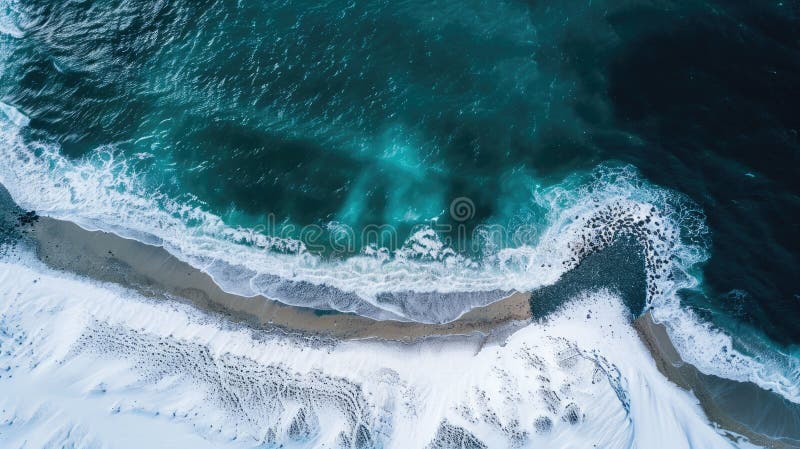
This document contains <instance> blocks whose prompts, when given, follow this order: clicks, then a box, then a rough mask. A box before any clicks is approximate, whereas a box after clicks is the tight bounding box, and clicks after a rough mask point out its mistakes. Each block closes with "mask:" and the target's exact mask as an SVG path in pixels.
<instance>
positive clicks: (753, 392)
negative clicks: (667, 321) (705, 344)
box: [634, 313, 800, 449]
mask: <svg viewBox="0 0 800 449" xmlns="http://www.w3.org/2000/svg"><path fill="white" fill-rule="evenodd" d="M634 327H635V328H636V331H637V332H638V333H639V336H640V337H641V338H642V341H643V342H644V343H645V345H646V346H647V347H648V348H649V349H650V352H651V354H652V355H653V358H654V359H655V361H656V365H657V366H658V369H659V371H661V373H662V374H664V376H666V377H667V378H668V379H669V380H671V381H672V382H673V383H675V384H677V385H678V386H679V387H681V388H683V389H685V390H689V391H691V392H692V393H693V394H694V395H695V397H697V399H698V401H699V402H700V406H701V407H702V408H703V410H704V411H705V413H706V415H707V416H708V418H709V419H710V420H711V421H712V422H714V423H715V424H717V425H718V426H719V427H721V428H723V429H726V430H729V431H732V432H735V433H737V434H739V435H743V436H745V437H747V438H748V439H749V440H750V441H751V442H752V443H755V444H757V445H759V446H764V447H768V448H775V449H784V448H798V447H800V405H798V404H795V403H793V402H791V401H788V400H786V399H784V398H783V397H782V396H780V395H779V394H777V393H774V392H771V391H767V390H764V389H762V388H760V387H758V386H757V385H756V384H754V383H751V382H736V381H732V380H728V379H723V378H721V377H717V376H713V375H709V374H704V373H702V372H700V371H699V370H698V369H697V368H695V367H694V366H692V365H691V364H689V363H686V362H684V361H683V360H681V357H680V355H679V354H678V351H677V350H676V349H675V347H674V346H673V344H672V341H671V340H670V338H669V335H668V334H667V330H666V328H665V327H664V325H662V324H659V323H656V322H654V321H653V318H652V317H651V315H650V314H649V313H646V314H644V315H642V316H641V317H639V318H637V319H636V321H635V322H634ZM731 438H736V437H735V436H734V435H731Z"/></svg>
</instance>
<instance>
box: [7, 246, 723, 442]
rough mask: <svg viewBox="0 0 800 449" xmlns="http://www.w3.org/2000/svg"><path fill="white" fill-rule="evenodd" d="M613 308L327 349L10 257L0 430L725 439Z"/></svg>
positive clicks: (587, 301)
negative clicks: (490, 333) (480, 334)
mask: <svg viewBox="0 0 800 449" xmlns="http://www.w3.org/2000/svg"><path fill="white" fill-rule="evenodd" d="M626 316H627V313H626V310H625V308H624V306H623V304H622V302H621V301H620V300H619V299H618V298H616V297H615V296H613V295H611V294H609V293H607V292H603V291H599V292H594V293H587V294H585V295H584V296H583V297H580V298H575V301H573V302H571V303H570V304H569V306H568V307H567V308H565V309H564V310H563V311H562V312H559V313H558V314H557V315H555V316H553V317H551V318H550V319H549V320H548V321H547V322H546V323H543V324H531V325H529V326H527V327H525V328H523V329H521V330H519V331H517V332H516V333H514V334H513V335H511V336H510V337H509V338H508V340H507V341H505V342H504V344H503V345H498V344H495V343H489V344H483V345H482V344H481V343H480V342H469V341H427V342H425V343H421V344H417V345H412V346H401V345H393V344H388V343H381V342H369V341H357V342H350V343H340V344H337V345H334V346H330V345H321V344H315V343H314V342H313V341H305V340H289V339H286V338H282V337H279V336H276V335H269V334H267V335H263V334H259V335H256V334H253V333H251V332H249V331H246V330H243V329H232V328H230V327H226V326H225V325H224V324H223V323H218V322H216V321H214V320H210V319H208V317H205V316H203V315H201V314H199V313H198V312H195V311H193V310H192V309H191V308H189V307H186V306H183V305H178V304H175V303H168V302H154V301H152V300H146V299H144V298H141V297H139V296H137V295H135V294H133V293H131V292H128V291H125V290H123V289H121V288H119V287H115V286H110V285H100V284H95V283H90V282H89V281H86V280H82V279H80V278H74V277H70V276H67V275H65V274H61V273H56V272H53V271H51V270H49V269H46V268H43V267H41V266H38V265H37V264H36V262H33V261H26V260H10V259H8V258H6V259H5V260H3V261H1V262H0V344H1V345H2V352H1V353H0V354H1V355H0V398H1V399H0V410H2V412H0V425H2V426H3V431H2V432H0V445H1V446H3V447H9V448H14V447H23V446H25V447H43V448H44V447H64V446H71V445H75V446H80V447H173V448H174V447H253V446H256V445H259V444H264V443H266V444H267V445H268V446H269V444H271V443H275V444H284V446H283V447H357V444H356V443H357V442H361V443H364V444H365V446H370V447H387V448H408V447H420V448H421V447H452V446H447V444H451V445H452V444H456V445H458V444H459V443H467V442H471V443H475V444H476V446H475V447H550V448H567V447H603V448H627V447H647V448H669V449H680V448H697V447H702V448H729V447H734V446H735V445H734V444H733V443H731V441H729V440H728V439H727V438H725V437H723V436H722V435H721V434H719V433H717V431H716V430H715V429H714V427H713V426H711V425H709V423H708V422H707V420H706V418H705V417H704V416H703V414H702V411H701V410H700V409H699V407H698V405H697V403H696V400H695V399H694V398H693V397H692V396H691V395H690V394H689V393H687V392H685V391H682V390H680V389H679V388H677V387H676V386H674V385H672V384H671V383H669V382H668V381H667V380H666V379H665V378H663V377H662V376H661V375H660V373H659V372H658V371H657V369H656V367H655V364H654V362H653V361H652V359H651V358H650V356H649V354H648V352H647V351H646V349H645V348H644V346H643V345H642V343H641V342H640V341H639V339H638V337H637V336H636V334H635V332H634V331H633V329H632V328H631V327H630V325H629V324H628V321H627V318H626ZM437 443H438V444H439V446H436V445H435V444H437ZM429 444H430V446H428V445H429ZM480 444H483V445H485V446H480ZM458 447H460V446H458Z"/></svg>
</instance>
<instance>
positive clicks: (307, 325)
mask: <svg viewBox="0 0 800 449" xmlns="http://www.w3.org/2000/svg"><path fill="white" fill-rule="evenodd" d="M30 234H31V237H32V240H33V241H34V244H35V246H36V253H37V256H38V257H39V258H40V259H41V260H42V261H43V262H44V263H46V264H47V265H48V266H50V267H52V268H55V269H59V270H63V271H68V272H72V273H75V274H79V275H83V276H88V277H90V278H93V279H96V280H100V281H104V282H113V283H117V284H121V285H124V286H126V287H129V288H132V289H135V290H137V291H138V292H140V293H142V294H144V295H146V296H151V297H158V296H164V295H167V296H171V297H173V298H175V299H179V300H183V301H187V302H189V303H191V304H193V305H195V306H196V307H198V308H201V309H203V310H206V311H212V312H216V313H220V314H223V315H226V316H228V317H230V318H232V319H234V320H236V321H242V322H245V323H247V324H249V325H251V326H256V327H259V328H279V329H282V330H284V331H287V332H301V333H313V334H317V335H321V336H326V337H333V338H337V339H344V340H349V339H363V338H381V339H387V340H398V341H413V340H417V339H420V338H423V337H428V336H437V335H470V334H475V333H479V334H484V335H487V336H488V335H489V334H491V333H492V332H493V331H495V330H496V329H499V328H502V327H504V326H513V325H514V324H515V323H520V324H521V323H524V322H527V320H529V319H530V318H531V309H530V306H529V297H530V295H529V294H528V293H514V294H512V295H510V296H508V297H507V298H505V299H502V300H500V301H497V302H494V303H492V304H489V305H487V306H484V307H478V308H475V309H472V310H470V311H469V312H467V313H465V314H464V315H462V316H461V317H460V318H458V319H456V320H455V321H452V322H449V323H445V324H425V323H417V322H404V321H391V320H382V321H378V320H373V319H370V318H366V317H362V316H358V315H353V314H347V313H338V312H330V311H318V310H314V309H309V308H303V307H296V306H289V305H285V304H282V303H280V302H277V301H273V300H270V299H269V298H265V297H263V296H255V297H243V296H239V295H235V294H230V293H227V292H225V291H223V290H222V289H221V288H220V287H219V286H218V285H217V284H215V283H214V281H213V279H212V278H211V277H210V276H209V275H208V274H206V273H204V272H202V271H200V270H198V269H196V268H194V267H192V266H191V265H189V264H187V263H185V262H183V261H181V260H179V259H178V258H176V257H175V256H173V255H172V254H170V253H169V252H167V251H166V250H165V249H164V248H161V247H158V246H152V245H146V244H143V243H141V242H138V241H136V240H131V239H125V238H122V237H119V236H117V235H115V234H112V233H108V232H102V231H87V230H85V229H83V228H81V227H80V226H78V225H76V224H74V223H72V222H69V221H63V220H57V219H53V218H48V217H40V218H39V219H38V220H36V221H35V222H34V223H32V224H31V232H30Z"/></svg>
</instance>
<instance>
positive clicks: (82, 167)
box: [0, 105, 800, 402]
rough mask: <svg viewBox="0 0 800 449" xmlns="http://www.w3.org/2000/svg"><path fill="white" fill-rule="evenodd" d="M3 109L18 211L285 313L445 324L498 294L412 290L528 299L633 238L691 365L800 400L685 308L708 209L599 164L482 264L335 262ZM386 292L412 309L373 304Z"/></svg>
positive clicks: (413, 253) (447, 259)
mask: <svg viewBox="0 0 800 449" xmlns="http://www.w3.org/2000/svg"><path fill="white" fill-rule="evenodd" d="M2 112H3V114H4V115H5V116H6V118H5V119H3V116H2V115H0V133H2V136H3V140H4V143H3V145H1V146H0V160H2V162H0V183H2V184H3V185H5V186H6V187H7V188H8V190H9V191H10V193H11V194H12V196H13V198H14V200H15V201H16V202H17V203H18V204H20V205H21V206H22V207H24V208H26V209H31V210H36V211H37V212H38V213H40V214H43V215H48V216H51V217H54V218H60V219H66V220H70V221H73V222H75V223H77V224H79V225H81V226H83V227H85V228H87V229H100V230H106V231H110V232H114V233H116V234H119V235H121V236H124V237H128V238H134V239H137V240H140V241H142V242H145V243H148V244H155V245H160V246H163V247H164V248H165V249H167V250H168V251H169V252H170V253H172V254H173V255H175V256H176V257H178V258H180V259H182V260H184V261H186V262H188V263H190V264H192V265H194V266H195V267H197V268H199V269H201V270H204V271H206V272H207V273H209V274H210V275H211V276H212V277H213V278H214V280H215V281H216V282H217V283H218V284H219V285H220V286H221V287H222V288H223V289H225V290H227V291H229V292H231V293H236V294H239V295H242V296H256V295H259V294H263V295H264V296H267V297H270V298H272V299H275V300H278V301H282V302H285V303H287V304H291V305H299V306H304V307H314V308H322V309H325V308H332V309H335V310H340V311H345V312H354V313H359V314H362V315H365V316H371V317H374V318H378V319H407V320H414V321H420V322H447V321H451V320H453V319H456V318H457V317H459V316H460V315H462V314H463V313H464V312H466V311H467V310H469V309H470V308H472V307H476V306H480V305H483V304H485V302H490V301H492V300H496V299H499V297H500V296H498V297H497V298H495V297H494V296H492V295H485V296H482V297H481V296H478V295H468V294H467V295H464V296H463V297H464V298H469V300H468V301H452V303H448V304H447V306H446V307H442V305H441V304H435V305H434V304H432V305H431V306H430V307H420V305H419V304H413V301H415V296H414V294H407V293H409V292H412V293H426V292H427V293H430V292H437V293H457V292H463V293H470V292H489V291H508V290H510V289H516V290H519V291H530V290H533V289H536V288H538V287H541V286H544V285H549V284H552V283H553V282H555V281H556V280H557V279H558V278H559V277H560V276H561V275H562V274H563V273H565V272H567V271H569V270H570V269H572V268H574V267H575V266H576V265H577V264H578V263H579V262H580V260H581V258H582V257H583V256H584V255H585V254H587V253H588V252H590V251H593V250H597V249H601V248H603V247H605V246H607V245H608V244H610V243H611V242H613V241H614V240H615V239H616V238H617V237H619V236H622V235H628V236H631V235H632V236H633V237H634V238H635V239H637V240H638V241H639V243H640V244H641V245H642V246H643V248H644V249H645V251H647V253H648V254H647V257H646V262H647V267H646V269H647V275H648V293H647V302H648V306H649V307H651V309H652V314H653V316H654V318H656V319H657V320H659V321H662V322H664V323H666V324H667V326H668V328H669V330H670V334H671V336H672V337H673V340H674V341H675V343H676V346H677V347H678V349H679V351H680V352H681V355H682V356H683V358H684V359H685V360H687V361H688V362H690V363H692V364H694V365H695V366H697V367H698V368H700V369H701V370H703V371H704V372H706V373H710V374H716V375H719V376H722V377H726V378H729V379H733V380H740V381H752V382H754V383H756V384H758V385H760V386H762V387H763V388H766V389H770V390H774V391H776V392H779V393H780V394H782V395H783V396H785V397H786V398H788V399H790V400H792V401H795V402H798V401H800V387H799V386H798V382H797V379H798V376H800V374H799V373H800V370H798V367H797V363H796V361H795V359H794V358H792V357H791V356H788V355H784V354H780V353H774V352H771V351H770V349H769V348H758V349H759V351H754V352H749V353H747V352H743V351H741V350H740V349H741V348H742V347H741V346H740V345H737V344H736V342H734V341H733V340H732V339H731V338H730V337H729V336H727V335H725V334H724V333H722V332H721V331H719V330H717V329H714V328H713V327H711V326H710V325H708V324H705V323H703V322H702V321H701V320H700V319H698V318H697V317H696V316H695V315H694V313H693V312H691V311H690V310H687V309H685V308H682V307H681V305H680V301H679V299H678V296H677V292H678V290H680V289H682V288H693V287H696V286H697V284H698V281H697V279H696V278H695V277H694V276H693V275H692V270H693V268H694V267H695V266H696V265H697V264H698V263H701V262H703V261H704V260H705V259H706V258H707V257H708V253H707V249H706V244H707V243H706V239H707V229H706V227H705V223H704V221H703V214H702V211H699V210H697V209H696V208H695V207H694V206H693V205H692V204H691V202H689V201H687V200H686V199H685V198H683V197H681V196H680V195H678V194H676V193H674V192H670V191H667V190H664V189H661V188H658V187H656V186H652V185H650V184H648V183H647V182H645V181H643V180H642V179H641V178H640V177H639V175H638V174H637V172H636V171H635V169H633V168H632V167H613V166H601V167H598V168H597V169H596V170H594V171H593V172H592V173H590V174H588V175H574V176H572V177H570V178H567V179H566V180H564V181H563V182H562V183H560V184H557V185H555V186H552V187H548V188H543V189H540V190H538V191H536V192H535V193H534V195H533V198H532V200H531V202H532V206H535V207H539V208H543V209H544V210H546V211H548V212H547V219H546V222H545V223H542V224H541V225H540V228H541V229H542V230H541V231H540V234H539V236H538V237H537V239H536V240H535V241H532V242H531V243H530V244H529V245H522V246H520V247H515V248H504V249H500V250H499V251H497V252H495V253H493V254H490V255H487V256H486V257H485V259H484V260H481V261H474V260H471V259H468V258H466V257H464V256H460V255H458V254H457V253H456V252H454V251H452V250H447V248H443V246H442V244H441V242H440V241H439V240H438V237H437V235H436V234H435V233H433V232H431V231H425V230H423V231H421V232H418V233H417V234H415V235H412V236H411V237H410V238H409V241H407V242H406V244H405V245H403V247H402V248H401V249H399V250H398V251H396V252H394V253H392V252H389V251H377V252H374V253H371V254H364V255H361V256H356V257H351V258H348V259H345V260H333V261H331V260H323V259H321V258H320V257H318V256H315V255H313V254H311V253H309V252H308V251H306V250H305V249H304V247H303V245H302V243H301V242H299V241H291V240H287V239H277V238H273V237H269V236H265V235H263V234H259V233H257V232H254V231H253V230H248V229H242V228H233V227H230V226H227V225H226V224H225V223H224V222H223V220H222V219H221V218H220V217H217V216H215V215H213V214H210V213H208V212H205V211H204V210H203V209H202V207H201V206H199V205H197V204H193V203H192V202H191V201H190V202H181V201H178V200H176V199H173V198H169V197H168V196H166V195H164V194H162V193H159V192H158V191H157V190H155V191H153V190H152V189H151V188H148V187H147V186H146V185H145V182H144V181H143V180H142V178H141V175H140V174H137V173H136V172H135V171H134V170H132V169H131V168H130V166H129V164H128V161H127V160H125V159H124V158H120V157H119V155H118V154H117V153H115V152H114V151H113V149H111V148H104V149H98V150H97V151H96V152H95V153H93V154H92V155H91V157H86V158H82V159H79V160H70V159H67V158H65V157H64V156H62V155H60V154H59V152H58V151H57V149H56V148H54V147H52V146H50V145H45V144H42V143H36V142H27V141H25V140H24V138H23V137H22V135H21V133H22V131H23V130H24V127H23V126H24V124H25V123H26V122H25V120H24V119H22V118H20V117H24V114H22V113H21V112H19V111H17V110H16V109H15V108H13V107H12V106H10V105H4V107H3V110H2ZM32 179H35V180H37V182H30V180H32ZM284 281H290V282H293V283H296V284H293V285H296V286H297V288H292V289H289V290H290V291H291V292H292V296H281V291H280V290H276V289H275V285H276V282H279V283H282V282H284ZM281 285H282V284H281ZM304 285H309V286H328V287H330V288H332V289H333V292H334V294H330V295H325V294H320V290H319V289H318V288H307V290H308V291H307V292H304V291H303V286H304ZM282 290H283V291H286V289H285V288H283V289H282ZM337 292H345V294H340V293H337ZM386 294H395V295H397V296H396V298H399V300H400V301H407V302H412V304H411V305H403V304H402V303H401V304H400V305H398V304H397V302H386V301H383V302H382V301H380V300H379V297H380V296H381V295H386ZM404 294H405V295H404ZM475 298H479V299H480V298H483V299H482V301H483V302H475ZM412 312H413V314H412Z"/></svg>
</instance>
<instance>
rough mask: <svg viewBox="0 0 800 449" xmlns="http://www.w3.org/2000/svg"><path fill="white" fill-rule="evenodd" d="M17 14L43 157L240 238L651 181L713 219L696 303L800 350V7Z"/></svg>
mask: <svg viewBox="0 0 800 449" xmlns="http://www.w3.org/2000/svg"><path fill="white" fill-rule="evenodd" d="M7 12H8V13H9V14H13V16H14V17H16V18H17V19H16V20H17V27H18V28H19V29H20V30H21V31H22V34H23V35H22V37H16V38H13V39H12V38H9V37H6V36H4V37H3V39H4V40H5V41H7V48H9V49H10V50H9V54H8V56H7V57H5V63H4V67H3V69H2V71H0V101H2V102H3V103H5V104H7V105H11V106H13V107H15V108H16V109H18V110H19V111H21V112H22V113H23V114H25V115H26V116H27V117H29V118H30V123H29V125H28V126H27V127H26V129H25V130H24V138H25V139H26V140H27V141H29V142H45V143H48V144H51V145H54V146H55V147H57V148H59V151H60V152H61V153H62V154H63V155H65V156H67V157H69V158H71V159H73V160H80V159H81V158H90V157H92V155H93V154H96V153H97V152H98V151H100V150H104V151H105V150H108V151H111V152H112V153H114V154H116V155H117V157H120V158H122V159H124V160H126V161H127V163H129V164H130V165H131V167H133V169H134V171H136V173H137V174H138V175H139V176H140V177H141V178H142V179H144V180H145V181H146V183H148V185H149V186H151V187H152V189H154V190H156V189H158V191H160V192H163V193H164V194H166V195H167V196H169V197H171V198H177V199H178V200H180V201H185V202H191V203H192V204H200V205H201V206H202V208H203V209H204V210H207V211H209V212H212V213H214V214H217V215H219V216H221V217H223V219H224V220H225V222H226V223H228V224H231V225H242V226H253V225H255V224H259V223H263V222H265V221H266V220H268V217H274V219H275V221H276V222H277V229H276V232H277V231H279V230H280V229H281V228H284V229H286V228H288V227H289V226H293V225H296V226H302V225H308V224H319V225H322V226H325V225H327V224H329V223H330V222H335V223H338V224H344V225H347V226H350V227H352V228H354V229H361V228H364V227H365V226H367V225H370V224H376V225H381V224H388V225H392V226H396V227H397V228H398V229H400V234H401V235H402V236H403V237H405V236H407V235H408V233H409V232H411V230H412V228H413V227H414V226H415V225H419V224H430V223H431V222H433V221H435V222H436V223H445V224H446V223H450V224H459V225H461V224H464V225H465V226H467V227H469V228H470V229H471V228H472V227H475V226H477V225H478V224H481V223H484V224H485V223H494V224H502V225H507V226H512V227H513V226H516V225H518V224H519V223H534V224H535V223H540V222H541V221H542V219H543V218H542V216H541V215H542V214H543V212H542V211H540V210H538V209H537V208H536V207H533V206H532V205H531V201H530V198H531V195H532V193H535V192H536V191H538V189H540V188H542V186H552V185H556V184H558V183H561V182H563V181H564V179H566V178H567V177H568V176H569V175H570V174H575V173H590V172H591V170H592V169H593V168H594V167H596V166H597V165H598V164H602V163H606V164H620V165H632V166H634V167H636V168H637V169H638V170H639V171H640V173H641V175H642V177H643V178H644V179H646V180H647V181H648V182H650V183H652V184H655V185H658V186H662V187H664V188H667V189H670V190H674V191H677V192H680V193H682V194H685V195H687V196H688V197H689V198H690V200H691V201H693V202H694V203H695V204H697V205H698V206H699V207H700V208H701V209H702V210H703V211H704V212H705V215H706V223H707V225H708V227H709V229H710V240H709V241H710V246H709V252H710V258H709V260H708V261H707V262H706V263H705V264H704V265H703V266H702V267H701V269H702V271H701V277H702V281H703V283H702V285H701V288H698V289H695V290H692V291H686V292H684V293H683V301H684V304H685V305H687V306H691V307H694V308H695V309H696V310H697V311H699V312H700V313H701V314H703V316H705V317H707V318H709V319H712V320H715V321H719V322H724V323H725V326H728V327H733V328H735V327H736V326H738V324H737V323H749V324H751V325H754V326H756V327H758V328H760V329H762V330H763V331H764V332H765V333H766V334H767V335H769V336H770V337H771V338H772V339H773V340H774V341H775V342H777V343H779V344H797V343H800V324H798V320H797V317H798V316H800V238H798V237H797V235H798V232H800V228H799V227H800V196H798V195H800V180H798V177H800V136H798V132H800V114H798V113H797V105H798V104H800V5H798V3H797V2H748V1H736V0H734V1H730V0H728V1H719V2H717V1H705V2H689V1H657V2H655V1H654V2H647V1H638V2H634V1H621V0H599V1H580V2H579V1H558V2H555V1H516V0H513V1H467V0H465V1H433V2H431V1H404V2H393V1H392V2H390V1H373V2H356V1H329V2H324V3H320V2H305V1H289V0H284V1H238V2H235V1H225V0H213V1H212V0H204V1H189V0H176V1H171V2H163V1H156V0H136V1H64V2H51V1H41V0H29V1H25V2H19V3H16V4H13V5H12V6H10V7H9V11H7ZM32 182H35V180H32ZM456 198H468V199H469V201H470V202H471V204H472V205H474V208H473V209H472V210H471V213H470V216H469V220H467V221H465V222H462V221H460V220H454V218H453V217H452V215H451V214H450V213H448V210H449V207H450V205H451V202H452V201H453V200H454V199H456ZM326 229H327V228H326ZM290 235H293V236H294V237H299V238H302V237H303V236H299V235H294V234H291V232H290ZM382 243H386V242H382ZM365 244H366V242H357V245H356V247H355V248H352V250H353V251H354V252H358V251H359V250H360V249H361V248H362V246H364V245H365ZM320 251H321V252H323V253H328V254H329V253H334V252H336V251H334V250H333V249H331V248H330V247H325V248H321V249H320ZM463 251H465V252H470V250H469V249H463ZM473 252H474V251H473ZM479 253H480V251H478V255H479ZM472 255H473V256H475V254H472ZM329 256H330V257H346V256H347V254H344V255H342V254H329Z"/></svg>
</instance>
